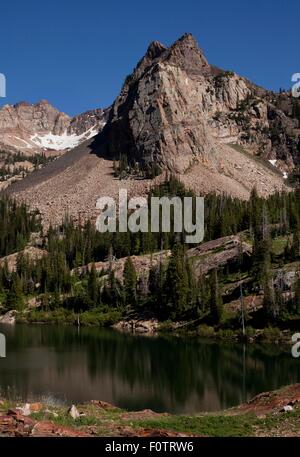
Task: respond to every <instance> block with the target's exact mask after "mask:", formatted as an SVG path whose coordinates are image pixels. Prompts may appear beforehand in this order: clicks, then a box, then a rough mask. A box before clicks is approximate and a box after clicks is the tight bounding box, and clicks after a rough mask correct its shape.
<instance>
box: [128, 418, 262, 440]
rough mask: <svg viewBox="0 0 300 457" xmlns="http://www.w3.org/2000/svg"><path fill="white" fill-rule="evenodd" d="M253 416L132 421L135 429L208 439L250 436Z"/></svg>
mask: <svg viewBox="0 0 300 457" xmlns="http://www.w3.org/2000/svg"><path fill="white" fill-rule="evenodd" d="M255 422H256V418H255V416H252V415H243V416H224V415H222V416H220V415H204V416H166V417H162V418H159V419H148V420H143V421H141V420H137V421H132V424H133V426H135V427H145V428H160V429H166V430H174V431H177V432H182V433H184V432H187V433H192V434H195V435H204V436H210V437H231V436H236V437H241V436H250V435H251V432H252V431H253V424H254V423H255Z"/></svg>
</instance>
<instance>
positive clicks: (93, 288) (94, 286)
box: [88, 263, 99, 306]
mask: <svg viewBox="0 0 300 457" xmlns="http://www.w3.org/2000/svg"><path fill="white" fill-rule="evenodd" d="M88 296H89V298H90V299H91V301H92V303H93V305H94V306H96V304H97V301H98V298H99V287H98V280H97V271H96V267H95V263H92V267H91V270H90V272H89V276H88Z"/></svg>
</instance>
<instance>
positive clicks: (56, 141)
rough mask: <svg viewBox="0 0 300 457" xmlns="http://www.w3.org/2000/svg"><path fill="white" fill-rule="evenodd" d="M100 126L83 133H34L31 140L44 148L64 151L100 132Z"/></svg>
mask: <svg viewBox="0 0 300 457" xmlns="http://www.w3.org/2000/svg"><path fill="white" fill-rule="evenodd" d="M99 130H100V128H97V127H92V128H90V129H89V130H87V131H86V132H84V133H82V134H81V135H75V134H74V133H73V134H72V135H68V133H67V131H65V132H64V133H63V134H62V135H54V134H53V133H47V134H46V135H38V134H37V133H36V134H35V135H32V136H31V137H30V140H31V141H32V142H33V143H34V144H36V145H37V146H40V147H43V148H44V149H53V150H54V151H63V150H64V149H73V148H75V147H76V146H78V145H79V144H80V143H82V141H85V140H89V139H90V138H92V137H94V136H95V135H97V133H99Z"/></svg>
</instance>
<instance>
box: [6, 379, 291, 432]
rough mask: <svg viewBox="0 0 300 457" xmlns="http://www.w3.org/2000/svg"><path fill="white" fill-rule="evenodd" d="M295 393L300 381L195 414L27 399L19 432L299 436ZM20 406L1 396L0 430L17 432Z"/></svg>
mask: <svg viewBox="0 0 300 457" xmlns="http://www.w3.org/2000/svg"><path fill="white" fill-rule="evenodd" d="M299 398H300V386H299V385H294V386H288V387H285V388H282V389H280V390H278V391H275V392H268V393H265V394H260V395H258V396H257V397H255V398H254V399H252V400H251V401H250V402H248V403H246V404H244V405H241V406H239V407H235V408H231V409H229V410H225V411H220V412H215V413H199V414H196V415H171V414H160V413H156V412H153V411H151V410H143V411H137V412H132V411H126V410H124V409H119V408H117V407H115V406H113V405H110V404H108V403H105V402H101V401H92V402H87V403H85V404H81V405H77V407H76V408H75V412H76V414H77V417H76V418H74V416H73V417H72V416H71V414H70V409H69V408H68V407H66V406H51V405H47V404H41V403H34V404H31V405H27V411H28V408H29V414H28V412H27V414H26V415H27V418H26V424H27V428H26V431H23V433H24V434H27V435H26V436H28V435H35V436H74V435H76V436H88V435H92V436H189V435H194V436H206V437H246V436H297V435H298V428H299V427H298V424H299V420H300V408H299V406H298V404H299ZM287 405H289V406H287ZM291 405H292V406H291ZM22 408H24V404H17V403H14V402H10V401H6V400H1V401H0V413H1V415H2V418H4V419H3V421H1V416H0V434H2V435H5V434H10V435H11V436H16V435H15V433H17V434H18V433H20V430H19V431H18V430H17V431H16V430H15V429H14V428H11V429H10V428H9V426H8V424H9V421H10V422H11V423H12V424H14V421H16V423H17V424H22V423H23V422H22V421H23V419H22ZM31 408H32V410H31ZM287 408H288V409H287ZM2 422H3V423H4V424H5V425H4V426H3V425H2ZM14 425H15V424H14ZM19 427H22V425H19ZM21 432H22V430H21Z"/></svg>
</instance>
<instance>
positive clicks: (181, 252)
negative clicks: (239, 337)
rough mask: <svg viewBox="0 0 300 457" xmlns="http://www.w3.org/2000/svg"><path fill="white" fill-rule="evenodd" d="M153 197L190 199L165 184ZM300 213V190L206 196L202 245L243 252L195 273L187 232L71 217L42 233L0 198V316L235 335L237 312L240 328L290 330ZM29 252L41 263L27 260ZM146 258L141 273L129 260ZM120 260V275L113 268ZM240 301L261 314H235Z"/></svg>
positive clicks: (32, 215)
mask: <svg viewBox="0 0 300 457" xmlns="http://www.w3.org/2000/svg"><path fill="white" fill-rule="evenodd" d="M151 195H153V196H159V197H161V196H169V197H172V196H175V195H177V196H180V197H181V198H183V197H184V196H192V193H191V192H190V191H187V190H186V189H185V188H184V186H183V185H182V184H181V183H180V182H179V181H178V180H177V179H176V178H174V177H172V176H171V177H168V178H166V180H165V182H163V183H162V184H160V185H157V186H156V187H154V188H153V189H152V191H151V194H150V196H149V198H150V197H151ZM299 214H300V189H296V190H295V192H289V193H277V194H274V195H272V196H270V197H269V198H267V199H263V198H260V197H259V196H258V194H257V192H256V190H255V189H253V191H252V193H251V198H250V200H249V201H242V200H238V199H234V198H231V197H228V196H225V195H216V194H210V195H208V196H206V197H205V239H204V242H203V243H204V245H205V243H207V242H208V241H212V240H217V239H220V238H223V237H230V236H234V235H237V234H239V238H238V239H239V240H240V241H239V243H240V245H237V247H236V251H237V253H236V255H235V256H234V257H233V258H231V259H230V261H229V262H225V263H224V262H220V264H217V265H216V266H212V268H209V269H208V271H206V273H205V274H199V272H198V269H195V268H194V261H195V257H194V256H192V255H190V252H191V251H192V250H193V249H195V248H197V246H191V245H187V244H186V243H185V242H184V240H185V235H184V233H183V234H181V233H180V234H179V233H174V231H172V230H171V232H170V233H163V232H161V231H160V232H158V233H151V232H149V233H141V232H138V233H130V232H129V231H128V232H126V233H108V232H107V233H100V232H98V231H97V230H96V228H95V224H93V223H92V222H91V221H87V222H86V223H84V224H83V225H78V224H75V223H73V221H72V220H70V219H69V218H68V217H65V219H64V221H63V223H62V224H61V226H60V227H56V228H53V227H49V229H48V230H47V232H46V233H43V232H42V227H41V223H40V220H39V215H38V214H37V212H31V211H30V210H29V208H28V207H26V205H25V204H17V203H16V202H15V201H13V200H10V199H9V198H7V197H2V198H1V201H0V218H1V221H2V222H1V226H0V251H1V257H2V260H1V264H0V265H1V266H0V298H1V308H2V310H1V311H2V312H7V311H9V310H12V309H16V310H17V311H19V312H20V316H23V317H22V318H23V319H27V320H28V319H29V320H30V319H32V320H43V319H45V318H47V319H50V320H51V319H53V320H55V319H56V320H58V319H60V318H61V317H62V316H63V317H62V318H63V319H66V320H68V319H69V320H70V322H72V321H76V319H78V317H76V316H78V315H81V316H82V320H83V323H85V321H86V323H87V324H94V323H95V324H101V325H102V324H110V323H112V322H115V321H117V320H120V319H121V318H122V317H126V316H130V315H144V316H151V317H156V318H158V319H159V320H160V321H161V322H166V321H167V322H172V321H176V322H178V321H179V322H185V323H187V325H189V323H194V322H196V323H197V325H198V324H199V323H200V324H204V325H206V326H207V328H209V327H215V328H216V327H217V328H223V329H224V331H227V330H228V331H230V330H233V329H239V328H241V313H243V320H244V323H243V324H244V325H246V328H248V326H249V328H250V327H251V328H252V326H254V327H258V328H264V327H269V326H272V327H278V326H279V327H282V328H289V326H290V325H295V322H297V318H298V315H299V316H300V274H299V273H300V270H299V268H300V263H299V266H298V262H299V260H300V220H299ZM149 217H150V216H149ZM226 240H227V239H225V241H226ZM243 242H244V243H247V245H248V246H249V247H250V248H251V252H250V254H249V252H248V253H247V254H245V252H244V251H243V248H242V243H243ZM30 247H32V248H34V249H38V250H39V252H40V253H41V255H39V256H36V257H34V256H32V255H30ZM218 250H219V251H220V253H221V252H222V248H220V247H217V248H216V250H215V251H213V253H214V254H217V253H218ZM158 252H160V253H161V254H160V255H159V260H157V255H158V254H157V253H158ZM210 252H211V251H210ZM166 253H168V255H166ZM12 254H13V256H12ZM132 256H133V257H132ZM145 256H146V257H147V259H148V262H149V265H148V270H147V272H142V273H141V271H139V270H138V269H137V268H136V267H135V263H134V261H133V259H137V258H141V259H143V258H144V257H145ZM12 258H13V260H12ZM120 259H123V260H122V265H123V268H122V274H121V275H120V273H118V272H117V271H116V268H115V265H116V264H117V263H118V262H119V260H120ZM154 259H155V260H154ZM12 261H13V266H11V262H12ZM204 261H205V257H204ZM99 262H102V263H101V264H99ZM200 262H201V259H200ZM198 263H199V259H198ZM200 266H201V265H200ZM196 270H197V271H196ZM298 270H299V271H298ZM247 297H256V298H258V300H259V301H260V303H261V305H262V306H258V307H257V310H255V311H256V312H248V311H247V307H246V306H245V309H242V308H243V306H244V305H243V303H244V302H247ZM232 303H234V304H235V312H232V306H231V305H232ZM28 307H29V309H30V311H28Z"/></svg>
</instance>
